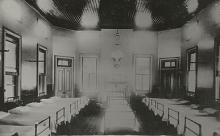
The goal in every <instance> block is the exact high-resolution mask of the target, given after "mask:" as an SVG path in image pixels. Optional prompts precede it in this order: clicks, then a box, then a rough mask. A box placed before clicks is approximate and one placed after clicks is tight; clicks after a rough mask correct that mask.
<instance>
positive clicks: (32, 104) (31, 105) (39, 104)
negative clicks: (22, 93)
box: [27, 102, 43, 107]
mask: <svg viewBox="0 0 220 136" xmlns="http://www.w3.org/2000/svg"><path fill="white" fill-rule="evenodd" d="M42 105H43V104H42V103H38V102H32V103H29V104H27V106H29V107H40V106H42Z"/></svg>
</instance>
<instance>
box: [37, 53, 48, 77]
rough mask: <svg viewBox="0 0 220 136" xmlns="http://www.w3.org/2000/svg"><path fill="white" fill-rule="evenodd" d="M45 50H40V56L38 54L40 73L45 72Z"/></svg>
mask: <svg viewBox="0 0 220 136" xmlns="http://www.w3.org/2000/svg"><path fill="white" fill-rule="evenodd" d="M45 54H46V53H45V52H42V51H39V56H38V60H39V63H38V68H39V73H45V71H46V70H45Z"/></svg>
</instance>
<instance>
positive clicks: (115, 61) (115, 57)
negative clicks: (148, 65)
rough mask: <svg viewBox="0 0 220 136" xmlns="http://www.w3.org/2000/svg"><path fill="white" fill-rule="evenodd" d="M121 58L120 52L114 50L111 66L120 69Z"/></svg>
mask: <svg viewBox="0 0 220 136" xmlns="http://www.w3.org/2000/svg"><path fill="white" fill-rule="evenodd" d="M122 58H123V53H122V52H121V50H116V51H114V52H112V61H113V66H114V67H115V68H119V67H120V65H121V60H122Z"/></svg>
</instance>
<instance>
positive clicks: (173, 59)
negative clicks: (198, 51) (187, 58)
mask: <svg viewBox="0 0 220 136" xmlns="http://www.w3.org/2000/svg"><path fill="white" fill-rule="evenodd" d="M163 61H165V62H166V61H167V62H175V63H176V65H175V66H171V64H170V67H163V66H162V63H163ZM179 70H180V57H166V58H159V74H160V81H159V82H160V86H161V87H162V71H175V72H178V71H179ZM178 78H179V79H178V87H179V88H180V86H181V83H180V82H181V79H180V78H181V77H180V75H179V77H178Z"/></svg>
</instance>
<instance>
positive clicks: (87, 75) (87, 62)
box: [81, 56, 97, 90]
mask: <svg viewBox="0 0 220 136" xmlns="http://www.w3.org/2000/svg"><path fill="white" fill-rule="evenodd" d="M81 62H82V88H83V89H85V90H88V89H96V88H97V57H93V56H92V57H89V56H82V57H81Z"/></svg>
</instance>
